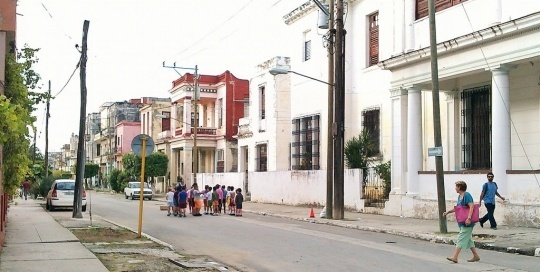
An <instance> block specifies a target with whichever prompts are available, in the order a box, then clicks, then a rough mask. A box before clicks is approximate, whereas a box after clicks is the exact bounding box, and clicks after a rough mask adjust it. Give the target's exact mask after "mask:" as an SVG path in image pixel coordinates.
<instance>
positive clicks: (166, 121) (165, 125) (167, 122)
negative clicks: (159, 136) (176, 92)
mask: <svg viewBox="0 0 540 272" xmlns="http://www.w3.org/2000/svg"><path fill="white" fill-rule="evenodd" d="M161 114H162V115H164V116H165V117H164V118H162V119H161V131H167V130H171V113H170V112H168V111H163V112H161Z"/></svg>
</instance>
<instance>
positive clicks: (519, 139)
mask: <svg viewBox="0 0 540 272" xmlns="http://www.w3.org/2000/svg"><path fill="white" fill-rule="evenodd" d="M461 7H462V8H463V11H464V12H465V16H466V17H467V21H468V22H469V26H470V27H471V30H472V31H473V32H474V31H475V30H474V27H473V25H472V22H471V18H470V17H469V13H468V12H467V10H466V9H465V5H464V4H463V3H461ZM478 48H479V49H480V52H481V53H482V57H483V58H484V62H485V63H486V66H487V67H488V69H489V70H491V66H490V65H489V62H488V61H487V57H486V54H485V52H484V48H483V47H482V46H481V45H480V46H478ZM493 83H494V84H495V89H496V90H497V94H498V95H499V96H500V98H501V101H502V103H503V105H504V108H505V110H506V112H507V113H508V118H509V119H510V124H511V125H512V128H513V129H514V131H515V132H516V136H517V139H518V142H519V144H520V146H521V148H522V149H523V153H524V154H525V158H526V159H527V162H528V163H529V167H530V168H531V170H533V169H534V168H533V165H532V163H531V160H530V158H529V155H528V154H527V150H526V149H525V145H524V144H523V141H522V140H521V137H520V136H519V133H518V130H517V128H516V124H515V123H514V120H513V119H512V115H511V114H510V110H509V106H508V105H507V104H506V102H505V101H504V99H503V97H502V94H501V90H500V88H499V85H498V84H497V81H496V80H494V81H493ZM533 176H534V179H535V180H536V183H537V184H538V187H540V181H539V180H538V176H537V175H536V173H533Z"/></svg>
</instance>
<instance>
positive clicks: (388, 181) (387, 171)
mask: <svg viewBox="0 0 540 272" xmlns="http://www.w3.org/2000/svg"><path fill="white" fill-rule="evenodd" d="M374 168H375V173H377V175H378V176H379V177H380V178H381V179H382V180H383V182H384V196H385V197H388V196H389V195H390V190H391V189H392V164H391V162H390V161H387V162H385V163H381V164H379V165H377V166H375V167H374Z"/></svg>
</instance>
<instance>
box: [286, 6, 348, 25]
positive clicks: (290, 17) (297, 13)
mask: <svg viewBox="0 0 540 272" xmlns="http://www.w3.org/2000/svg"><path fill="white" fill-rule="evenodd" d="M356 1H358V0H348V1H346V4H347V5H348V4H352V3H354V2H356ZM320 2H321V3H322V4H328V1H327V0H321V1H320ZM334 5H335V4H334ZM344 8H345V9H347V6H345V7H344ZM314 9H317V5H315V3H313V1H311V0H309V1H307V2H305V3H303V4H302V5H300V6H299V7H297V8H295V9H294V10H293V11H291V12H289V13H288V14H286V15H285V16H283V22H285V24H287V25H291V24H293V23H294V22H296V21H298V20H299V19H301V18H302V17H304V16H305V15H306V14H308V13H310V12H311V11H312V10H314Z"/></svg>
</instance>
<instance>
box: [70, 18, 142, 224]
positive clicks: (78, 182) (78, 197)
mask: <svg viewBox="0 0 540 272" xmlns="http://www.w3.org/2000/svg"><path fill="white" fill-rule="evenodd" d="M89 25H90V21H88V20H85V21H84V24H83V37H82V51H81V60H80V63H81V116H80V120H79V142H78V144H77V168H76V169H77V173H76V175H75V197H74V198H73V218H82V212H81V209H82V207H81V206H82V192H83V179H84V160H85V158H84V134H85V132H84V131H85V123H86V122H85V120H86V60H87V56H86V51H87V39H88V27H89ZM141 190H142V189H141Z"/></svg>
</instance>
